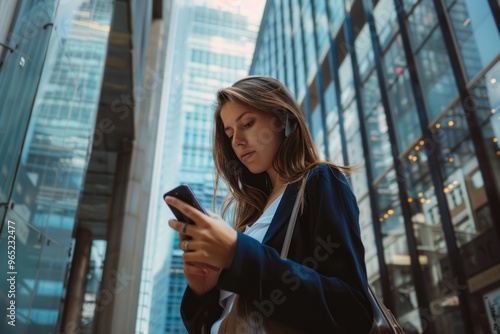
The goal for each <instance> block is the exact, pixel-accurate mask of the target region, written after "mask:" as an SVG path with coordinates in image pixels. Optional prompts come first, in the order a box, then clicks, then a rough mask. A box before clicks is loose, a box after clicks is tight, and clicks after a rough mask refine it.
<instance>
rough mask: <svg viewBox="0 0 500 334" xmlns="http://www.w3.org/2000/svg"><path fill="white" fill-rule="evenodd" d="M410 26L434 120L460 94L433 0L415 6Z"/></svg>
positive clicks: (423, 89)
mask: <svg viewBox="0 0 500 334" xmlns="http://www.w3.org/2000/svg"><path fill="white" fill-rule="evenodd" d="M409 27H410V31H411V33H410V36H411V40H412V45H413V50H414V52H415V60H416V63H417V67H418V72H419V76H420V81H421V85H422V91H423V93H424V98H425V102H426V106H427V108H426V111H427V114H428V116H429V119H430V120H431V121H432V120H434V119H435V118H436V117H438V116H439V114H440V113H441V112H443V111H444V110H445V109H446V108H447V107H448V105H449V104H450V103H451V102H452V101H453V100H454V99H455V98H456V97H457V96H458V90H457V86H456V83H455V79H454V77H453V73H452V69H451V65H450V59H449V57H448V53H447V51H446V47H445V44H444V40H443V36H442V34H441V30H440V29H439V28H438V23H437V19H436V14H435V10H434V6H433V4H432V3H431V2H430V0H423V1H421V2H420V3H419V4H418V5H417V6H416V7H415V10H414V11H413V13H412V14H411V16H410V17H409Z"/></svg>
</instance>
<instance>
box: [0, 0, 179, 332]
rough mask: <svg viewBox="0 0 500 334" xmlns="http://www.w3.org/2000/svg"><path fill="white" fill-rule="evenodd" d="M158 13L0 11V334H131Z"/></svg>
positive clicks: (159, 59)
mask: <svg viewBox="0 0 500 334" xmlns="http://www.w3.org/2000/svg"><path fill="white" fill-rule="evenodd" d="M169 3H170V2H169V1H166V0H165V1H163V0H159V1H156V0H155V1H153V0H147V1H137V0H130V1H115V2H113V1H110V0H77V1H54V0H39V1H38V0H37V1H16V0H14V1H2V2H0V271H1V272H2V278H1V279H0V307H1V308H2V310H4V312H3V313H2V319H1V321H0V332H1V333H77V332H78V333H83V332H85V333H88V332H96V333H114V332H116V333H128V332H131V331H133V329H134V328H135V316H130V314H134V315H135V313H136V309H137V304H138V296H139V283H140V276H141V271H140V268H141V264H142V255H143V249H144V242H145V231H146V228H145V227H146V222H147V220H148V215H149V210H148V205H149V198H150V194H149V191H150V189H151V183H152V181H153V180H152V177H150V176H151V175H152V169H153V160H154V157H155V144H156V141H157V140H156V139H157V138H156V134H157V133H158V122H156V121H155V120H156V119H161V113H160V109H159V107H158V106H159V103H158V101H159V99H160V97H161V87H162V82H163V75H164V74H165V73H164V72H163V71H162V64H163V63H164V59H165V57H164V56H165V47H166V40H165V39H164V38H163V33H164V31H165V29H166V26H168V17H166V16H165V13H167V12H168V7H169ZM143 173H144V174H143ZM7 278H9V280H7ZM124 314H125V315H128V316H126V317H124V316H123V315H124Z"/></svg>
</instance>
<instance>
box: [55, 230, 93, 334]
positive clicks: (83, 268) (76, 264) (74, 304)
mask: <svg viewBox="0 0 500 334" xmlns="http://www.w3.org/2000/svg"><path fill="white" fill-rule="evenodd" d="M75 240H76V242H75V251H74V254H73V261H72V263H71V271H70V275H69V282H68V288H67V292H66V300H65V303H64V311H63V317H62V322H61V332H62V333H66V334H73V333H78V332H79V329H80V321H81V318H82V305H83V303H84V301H85V285H86V283H87V273H88V271H89V264H90V250H91V249H92V233H91V232H90V231H89V230H88V229H86V228H78V230H77V232H76V236H75Z"/></svg>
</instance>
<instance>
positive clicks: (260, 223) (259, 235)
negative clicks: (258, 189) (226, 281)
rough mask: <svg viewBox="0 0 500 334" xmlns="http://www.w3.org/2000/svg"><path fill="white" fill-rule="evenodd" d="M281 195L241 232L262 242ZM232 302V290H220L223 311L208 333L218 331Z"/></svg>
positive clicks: (212, 333) (214, 333)
mask: <svg viewBox="0 0 500 334" xmlns="http://www.w3.org/2000/svg"><path fill="white" fill-rule="evenodd" d="M282 197H283V193H281V195H279V196H278V198H276V199H275V200H274V202H273V203H272V204H271V205H270V206H269V207H268V208H267V209H266V211H264V213H263V214H262V216H260V217H259V219H257V221H256V222H255V223H253V224H252V226H250V227H248V226H247V227H246V229H245V231H244V232H243V233H244V234H246V235H248V236H250V237H252V238H254V239H255V240H257V241H259V242H261V243H262V240H263V239H264V236H265V235H266V232H267V229H268V228H269V225H271V221H272V220H273V217H274V214H275V213H276V210H277V209H278V205H279V204H280V201H281V198H282ZM233 303H234V292H230V291H226V290H220V296H219V304H220V306H222V307H223V308H224V311H222V315H221V317H220V318H219V320H217V321H216V322H214V324H213V325H212V329H211V330H210V334H217V333H218V332H219V328H220V325H221V323H222V320H224V318H225V317H226V316H227V314H228V313H229V311H231V308H232V307H233Z"/></svg>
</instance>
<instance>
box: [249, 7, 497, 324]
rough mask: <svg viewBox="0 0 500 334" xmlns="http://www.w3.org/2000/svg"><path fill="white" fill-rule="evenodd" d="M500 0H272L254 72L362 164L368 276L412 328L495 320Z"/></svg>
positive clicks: (319, 139) (329, 148)
mask: <svg viewBox="0 0 500 334" xmlns="http://www.w3.org/2000/svg"><path fill="white" fill-rule="evenodd" d="M499 27H500V8H499V5H498V2H495V1H487V0H449V1H448V0H447V1H439V0H411V1H406V0H378V1H371V0H345V1H344V0H270V1H268V2H267V4H266V8H265V11H264V16H263V20H262V24H261V28H260V31H259V36H258V41H257V45H256V50H255V54H254V59H253V63H252V67H251V70H250V73H251V74H259V75H270V76H273V77H276V78H278V79H279V80H281V81H282V82H284V83H285V84H286V85H287V87H289V89H290V91H291V92H292V94H293V95H294V96H295V97H296V99H297V100H298V102H299V103H300V105H301V106H302V109H303V111H304V113H305V116H306V118H307V120H308V123H309V127H310V129H311V131H312V133H313V137H314V140H315V142H316V144H317V146H318V148H319V149H320V151H321V154H322V156H323V157H325V158H326V159H328V160H331V161H333V162H336V163H338V164H343V165H354V164H357V163H362V164H363V170H362V171H361V172H359V173H354V174H353V175H352V176H351V177H350V178H349V180H350V182H351V186H352V188H353V191H354V193H355V195H356V196H357V199H358V203H359V207H360V210H361V215H360V224H361V228H362V238H363V241H364V244H365V248H366V265H367V271H368V278H369V282H370V284H371V285H372V286H373V287H374V289H375V291H376V292H377V293H378V294H379V295H380V296H381V297H383V300H384V302H385V303H386V304H387V306H389V308H390V309H391V310H392V311H393V313H394V314H395V315H396V316H397V318H398V320H399V322H400V323H401V325H402V326H403V327H404V329H405V330H406V331H407V332H408V333H490V332H494V331H495V327H496V328H498V311H499V309H498V305H500V304H499V300H500V243H499V238H500V206H499V203H500V200H499V198H500V197H499V196H500V147H499V144H498V137H499V135H500V118H499V116H498V110H499V107H500V100H499V97H500V83H499V82H498V80H499V79H500V78H499V77H500V62H499V60H500V35H499Z"/></svg>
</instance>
